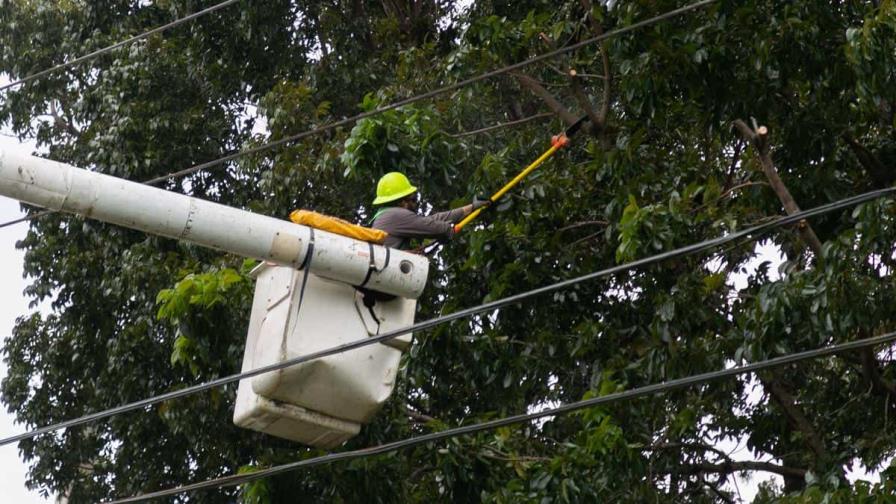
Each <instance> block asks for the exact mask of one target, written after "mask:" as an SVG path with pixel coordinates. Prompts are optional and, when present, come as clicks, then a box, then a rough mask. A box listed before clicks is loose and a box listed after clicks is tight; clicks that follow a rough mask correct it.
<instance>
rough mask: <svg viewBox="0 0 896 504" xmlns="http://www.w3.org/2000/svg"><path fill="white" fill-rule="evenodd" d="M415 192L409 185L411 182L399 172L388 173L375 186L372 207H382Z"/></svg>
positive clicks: (414, 188)
mask: <svg viewBox="0 0 896 504" xmlns="http://www.w3.org/2000/svg"><path fill="white" fill-rule="evenodd" d="M415 192H417V188H416V187H414V186H412V185H411V181H410V180H408V178H407V177H405V176H404V174H403V173H401V172H389V173H387V174H385V175H383V176H382V177H381V178H380V181H379V182H377V184H376V199H375V200H373V204H374V205H382V204H383V203H389V202H390V201H395V200H400V199H401V198H404V197H405V196H409V195H411V194H414V193H415Z"/></svg>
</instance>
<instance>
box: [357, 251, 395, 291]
mask: <svg viewBox="0 0 896 504" xmlns="http://www.w3.org/2000/svg"><path fill="white" fill-rule="evenodd" d="M367 246H368V247H369V248H370V263H369V264H368V266H367V275H365V276H364V281H363V282H361V284H360V285H358V287H364V286H365V285H367V282H369V281H370V277H371V276H373V273H374V272H377V273H382V272H383V271H385V270H386V268H388V267H389V260H390V258H391V252H390V250H391V249H390V248H389V247H383V248H384V249H386V262H385V263H383V267H382V268H380V269H376V257H375V256H374V254H373V250H374V249H373V244H372V243H370V242H368V243H367Z"/></svg>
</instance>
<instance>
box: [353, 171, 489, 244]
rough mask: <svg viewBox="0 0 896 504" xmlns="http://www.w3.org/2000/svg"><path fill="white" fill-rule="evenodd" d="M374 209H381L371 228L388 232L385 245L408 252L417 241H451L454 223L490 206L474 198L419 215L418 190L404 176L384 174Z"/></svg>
mask: <svg viewBox="0 0 896 504" xmlns="http://www.w3.org/2000/svg"><path fill="white" fill-rule="evenodd" d="M373 204H374V206H378V207H380V208H379V209H378V210H377V211H376V213H375V214H374V215H373V219H371V224H370V225H371V227H373V228H376V229H382V230H383V231H385V232H387V233H389V236H388V237H387V238H386V241H385V242H384V243H383V245H385V246H387V247H392V248H397V249H403V250H407V249H409V248H410V241H411V240H412V239H415V238H434V239H445V240H447V239H450V238H451V237H452V236H453V235H454V224H455V223H456V222H458V221H459V220H461V219H463V218H464V217H466V216H467V215H469V214H470V212H472V211H474V210H476V209H478V208H481V207H484V206H488V205H490V204H491V201H490V200H488V199H479V198H475V199H473V203H471V204H469V205H466V206H463V207H460V208H455V209H454V210H448V211H447V212H438V213H434V214H432V215H428V216H427V215H420V214H418V213H417V208H418V194H417V188H416V187H414V186H412V185H411V182H410V181H409V180H408V178H407V177H406V176H404V174H403V173H400V172H390V173H387V174H385V175H383V176H382V177H381V178H380V181H379V182H378V183H377V185H376V199H375V200H373Z"/></svg>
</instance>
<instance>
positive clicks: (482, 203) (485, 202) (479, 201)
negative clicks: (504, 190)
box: [472, 196, 492, 211]
mask: <svg viewBox="0 0 896 504" xmlns="http://www.w3.org/2000/svg"><path fill="white" fill-rule="evenodd" d="M491 204H492V200H491V199H489V198H486V197H484V196H476V197H474V198H473V205H472V207H473V210H474V211H475V210H478V209H480V208H482V207H487V206H489V205H491Z"/></svg>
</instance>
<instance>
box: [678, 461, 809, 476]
mask: <svg viewBox="0 0 896 504" xmlns="http://www.w3.org/2000/svg"><path fill="white" fill-rule="evenodd" d="M739 471H765V472H770V473H775V474H780V475H781V476H788V477H794V478H805V477H806V470H805V469H801V468H799V467H788V466H783V465H778V464H773V463H771V462H760V461H753V460H744V461H733V460H732V461H728V462H722V463H719V464H712V463H710V462H701V463H698V464H689V465H686V466H684V467H681V468H679V469H678V470H677V471H676V473H677V474H684V475H692V474H700V473H713V474H717V473H722V474H731V473H734V472H739Z"/></svg>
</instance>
